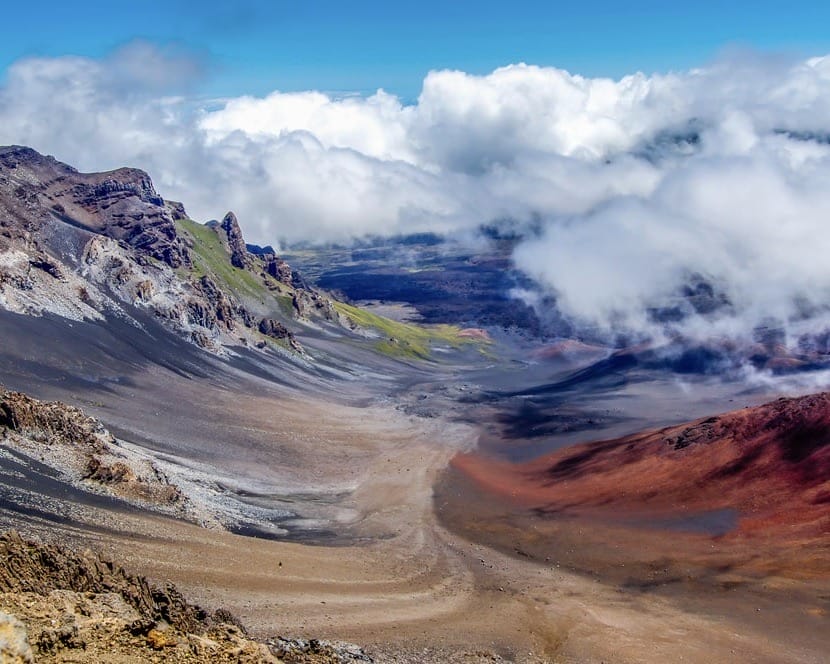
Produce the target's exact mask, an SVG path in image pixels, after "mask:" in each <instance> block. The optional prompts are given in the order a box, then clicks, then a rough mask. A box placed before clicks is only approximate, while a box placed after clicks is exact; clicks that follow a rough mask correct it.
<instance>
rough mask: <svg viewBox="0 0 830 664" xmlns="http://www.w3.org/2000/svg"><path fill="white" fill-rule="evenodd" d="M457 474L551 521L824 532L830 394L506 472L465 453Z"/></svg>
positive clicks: (828, 511) (578, 448)
mask: <svg viewBox="0 0 830 664" xmlns="http://www.w3.org/2000/svg"><path fill="white" fill-rule="evenodd" d="M453 463H454V465H455V467H456V468H458V469H460V470H462V471H463V472H465V473H467V474H468V475H469V476H470V477H472V478H473V479H475V480H476V481H477V482H478V483H479V484H480V485H482V486H483V487H485V488H487V489H489V490H491V491H494V492H497V493H499V494H503V495H505V496H510V497H512V498H513V499H514V500H515V501H517V502H518V503H520V504H523V505H526V506H530V507H533V508H536V509H538V510H539V511H540V512H543V513H548V514H556V513H570V514H591V515H595V516H600V517H602V518H606V517H607V518H612V519H613V518H617V517H626V515H629V516H630V515H631V514H642V515H647V514H654V515H660V514H664V515H671V514H673V513H676V512H678V511H680V510H684V511H688V510H693V511H694V510H696V511H701V512H702V511H706V510H715V509H721V508H733V509H736V510H738V511H739V513H740V521H739V528H738V533H740V534H743V535H749V534H752V533H759V534H760V533H763V532H766V531H768V530H772V531H774V530H775V529H780V528H787V529H789V530H790V531H791V532H795V531H796V530H797V531H800V532H803V533H813V534H814V535H819V536H826V535H827V533H828V532H830V393H826V392H825V393H820V394H813V395H810V396H805V397H800V398H795V399H779V400H777V401H773V402H771V403H768V404H765V405H763V406H758V407H756V408H745V409H743V410H738V411H734V412H731V413H726V414H724V415H719V416H715V417H709V418H704V419H700V420H697V421H695V422H692V423H690V424H684V425H679V426H673V427H667V428H664V429H660V430H658V431H651V432H645V433H641V434H635V435H632V436H627V437H624V438H620V439H616V440H608V441H601V442H596V443H587V444H582V445H575V446H572V447H568V448H566V449H563V450H559V451H557V452H554V453H552V454H549V455H546V456H543V457H541V458H539V459H536V460H534V461H531V462H528V463H524V464H519V465H513V464H509V463H507V462H503V461H497V460H493V459H488V458H485V457H483V456H481V455H478V454H475V453H472V454H464V455H460V456H458V457H457V458H456V459H455V460H454V462H453Z"/></svg>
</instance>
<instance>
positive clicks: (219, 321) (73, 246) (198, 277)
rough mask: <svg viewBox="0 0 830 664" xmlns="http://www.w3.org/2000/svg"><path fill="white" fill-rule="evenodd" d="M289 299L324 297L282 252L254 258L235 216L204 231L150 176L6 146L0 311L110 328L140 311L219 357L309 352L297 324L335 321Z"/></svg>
mask: <svg viewBox="0 0 830 664" xmlns="http://www.w3.org/2000/svg"><path fill="white" fill-rule="evenodd" d="M280 298H282V299H280ZM292 300H293V301H294V302H299V303H302V302H307V301H311V300H315V301H317V300H319V301H325V300H326V299H325V297H324V296H322V295H321V294H320V293H317V292H312V291H311V290H310V289H307V288H306V287H304V286H298V285H297V284H295V283H294V282H293V280H292V271H291V268H290V267H289V266H288V265H287V264H286V263H285V262H284V261H281V260H280V259H279V258H278V257H277V256H276V255H275V254H274V253H261V254H257V253H254V252H251V251H249V250H248V247H247V245H246V244H245V240H244V238H243V235H242V230H241V228H240V226H239V223H238V221H237V219H236V216H235V215H234V214H233V213H232V212H229V213H228V214H227V215H226V216H225V218H224V220H223V221H222V222H221V223H213V224H209V225H208V226H202V225H200V224H197V223H196V222H193V221H190V220H189V219H188V218H187V213H186V211H185V209H184V206H183V205H182V204H181V203H175V202H171V201H165V200H163V199H162V197H161V196H160V195H159V194H158V192H157V191H156V189H155V187H154V186H153V183H152V181H151V180H150V177H149V176H148V175H147V174H146V173H144V172H143V171H140V170H137V169H132V168H120V169H117V170H115V171H110V172H107V173H79V172H78V171H77V170H75V169H74V168H72V167H70V166H68V165H66V164H63V163H61V162H59V161H57V160H55V159H54V158H52V157H47V156H43V155H41V154H38V153H37V152H35V151H34V150H32V149H30V148H25V147H18V146H12V147H4V148H0V308H3V309H7V310H9V311H13V312H15V313H22V314H27V315H35V316H37V315H42V314H43V313H47V312H49V313H53V314H57V315H60V316H64V317H67V318H72V319H75V320H84V319H86V320H104V319H106V318H107V317H109V316H113V315H115V316H119V317H122V318H128V319H129V318H131V317H133V308H135V307H137V308H139V309H144V310H146V311H148V312H149V313H151V314H152V316H153V317H154V318H156V319H157V320H159V321H161V322H162V323H163V324H164V325H166V326H167V327H168V328H170V329H172V330H173V331H175V332H177V333H178V334H180V335H181V336H183V337H185V338H187V339H188V340H190V341H192V342H193V343H195V344H197V345H199V346H201V347H203V348H205V349H208V350H211V351H213V352H216V353H220V354H221V353H224V352H225V350H224V349H225V347H227V346H229V345H238V344H240V343H241V344H242V345H248V346H252V347H253V346H256V347H260V348H266V347H267V344H266V339H272V340H276V343H280V344H284V345H285V346H286V347H287V348H290V349H293V350H294V351H297V352H302V347H301V346H300V344H299V343H298V342H297V340H296V339H295V337H294V330H293V329H291V328H292V327H293V325H292V324H293V319H294V318H300V317H303V316H306V317H315V316H316V317H320V318H323V319H329V320H333V321H334V322H337V321H338V319H337V317H336V316H331V315H327V314H330V311H329V310H330V309H331V308H330V307H329V308H328V309H327V308H325V307H316V306H315V307H306V308H305V309H303V308H302V306H297V305H295V306H293V307H292V305H291V302H292ZM274 323H277V324H274ZM137 325H140V322H137ZM263 327H264V328H265V331H262V330H263ZM274 329H277V330H279V331H280V334H279V335H275V334H272V333H271V331H272V330H274Z"/></svg>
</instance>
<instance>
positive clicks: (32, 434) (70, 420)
mask: <svg viewBox="0 0 830 664" xmlns="http://www.w3.org/2000/svg"><path fill="white" fill-rule="evenodd" d="M0 444H2V445H4V446H9V447H12V448H14V449H16V450H17V451H19V452H22V453H23V454H26V455H27V456H30V457H33V458H36V459H38V460H39V461H40V462H41V463H45V464H46V465H48V466H51V467H52V468H55V469H56V470H58V471H59V472H61V473H63V474H64V475H65V476H66V477H67V478H68V479H69V480H70V481H72V482H74V483H77V484H78V485H79V486H82V487H85V488H87V489H94V490H96V491H99V492H103V493H108V494H111V495H115V496H118V497H120V498H124V499H126V500H129V501H133V502H138V503H140V504H144V505H150V506H156V507H160V508H166V509H168V510H173V511H176V512H179V511H182V510H184V509H186V501H185V500H184V498H183V496H182V494H181V492H180V491H179V489H178V488H177V487H176V486H174V485H173V484H171V483H170V481H169V480H168V479H167V477H165V475H164V474H163V473H162V472H161V471H160V470H159V469H158V468H157V467H156V466H155V465H154V464H153V463H152V462H151V461H149V460H147V459H144V458H140V457H138V456H137V455H136V454H135V453H128V452H127V450H125V449H123V448H121V447H120V446H119V444H118V441H116V439H115V438H114V437H113V435H112V434H111V433H110V432H109V431H107V430H106V429H105V428H104V425H103V424H101V422H99V421H98V420H96V419H94V418H92V417H88V416H86V415H85V414H84V413H83V411H81V410H80V409H78V408H75V407H73V406H68V405H66V404H64V403H61V402H59V401H56V402H51V403H50V402H44V401H39V400H37V399H33V398H32V397H30V396H28V395H26V394H23V393H21V392H13V391H9V390H3V389H2V388H0Z"/></svg>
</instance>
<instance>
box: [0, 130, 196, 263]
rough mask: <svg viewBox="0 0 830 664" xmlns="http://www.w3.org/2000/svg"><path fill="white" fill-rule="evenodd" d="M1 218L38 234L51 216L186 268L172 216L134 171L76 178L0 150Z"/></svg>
mask: <svg viewBox="0 0 830 664" xmlns="http://www.w3.org/2000/svg"><path fill="white" fill-rule="evenodd" d="M0 214H2V216H3V217H5V221H6V222H7V223H6V224H5V225H6V226H7V227H8V226H11V225H14V223H12V224H9V223H8V221H9V220H12V222H14V221H15V220H16V221H17V222H18V224H20V223H22V224H23V225H24V227H28V230H38V228H39V226H40V225H41V224H43V223H45V222H46V221H47V220H48V219H49V217H50V216H52V217H56V218H58V219H60V220H61V221H63V222H65V223H68V224H71V225H74V226H78V227H80V228H84V229H87V230H90V231H93V232H96V233H100V234H102V235H106V236H107V237H110V238H112V239H114V240H119V241H123V242H125V243H126V244H127V245H129V246H130V247H133V248H135V249H137V250H138V251H140V252H142V253H144V254H146V255H147V256H151V257H153V258H155V259H157V260H160V261H163V262H164V263H166V264H168V265H170V267H173V268H178V267H181V266H187V265H190V255H189V253H188V250H187V247H186V246H185V245H184V243H183V242H182V241H181V240H180V238H179V237H178V236H177V234H176V228H175V224H174V220H173V216H172V214H171V212H170V210H168V208H167V207H166V206H165V204H164V200H163V199H162V198H161V196H159V194H158V192H156V190H155V187H154V186H153V183H152V181H151V180H150V176H149V175H147V174H146V173H145V172H144V171H140V170H137V169H134V168H119V169H118V170H115V171H111V172H108V173H79V172H78V171H76V170H75V169H73V168H71V167H70V166H67V165H66V164H62V163H61V162H59V161H57V160H55V159H54V158H52V157H45V156H43V155H40V154H38V153H37V152H35V151H34V150H32V149H31V148H25V147H17V146H13V147H7V148H0ZM0 223H3V222H0Z"/></svg>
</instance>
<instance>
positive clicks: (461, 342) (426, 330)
mask: <svg viewBox="0 0 830 664" xmlns="http://www.w3.org/2000/svg"><path fill="white" fill-rule="evenodd" d="M333 304H334V308H335V309H336V310H337V312H338V313H339V314H341V315H342V316H345V317H346V318H348V319H349V320H350V321H351V322H352V323H353V324H354V325H357V326H359V327H364V328H373V329H375V330H377V331H378V332H379V333H380V335H381V336H382V337H383V339H381V340H380V341H378V342H377V343H376V344H375V348H376V349H377V350H378V351H380V352H381V353H383V354H384V355H389V356H390V357H400V358H406V359H421V360H428V359H430V357H431V355H432V347H433V345H435V344H444V345H447V346H451V347H452V348H460V347H462V346H465V345H469V344H479V343H481V342H482V341H481V340H480V339H473V338H469V337H463V336H461V328H460V327H458V326H457V325H415V324H414V323H401V322H399V321H395V320H391V319H389V318H384V317H383V316H378V315H377V314H373V313H371V312H369V311H366V310H365V309H360V308H359V307H354V306H352V305H350V304H345V303H343V302H334V303H333Z"/></svg>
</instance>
